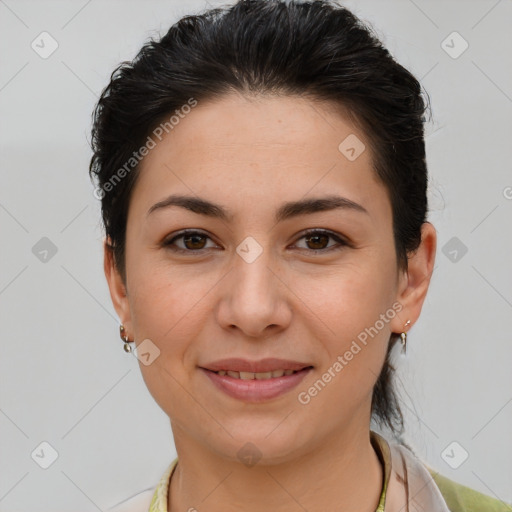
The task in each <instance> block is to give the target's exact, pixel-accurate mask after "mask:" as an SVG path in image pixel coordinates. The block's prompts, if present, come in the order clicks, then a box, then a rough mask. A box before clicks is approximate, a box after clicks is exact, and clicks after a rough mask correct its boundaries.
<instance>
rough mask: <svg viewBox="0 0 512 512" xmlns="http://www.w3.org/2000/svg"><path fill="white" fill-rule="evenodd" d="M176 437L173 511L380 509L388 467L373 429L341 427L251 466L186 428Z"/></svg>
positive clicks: (370, 511)
mask: <svg viewBox="0 0 512 512" xmlns="http://www.w3.org/2000/svg"><path fill="white" fill-rule="evenodd" d="M173 430H175V432H174V438H175V442H176V448H177V453H178V460H179V462H178V465H177V467H176V469H175V471H174V474H173V476H172V479H171V485H170V489H169V496H168V512H177V511H179V510H180V511H182V510H187V511H188V510H190V511H193V510H198V511H201V512H203V511H204V512H221V511H222V512H235V511H237V512H238V511H239V510H241V509H242V510H244V511H246V512H259V511H261V510H273V512H292V511H293V512H296V511H297V510H299V509H300V508H302V509H303V510H308V512H324V511H325V510H334V509H336V510H357V511H358V512H375V510H376V508H377V505H378V502H379V498H380V494H381V490H382V485H383V476H384V475H383V468H382V466H381V463H380V461H379V458H378V456H377V454H376V452H375V450H374V448H373V446H372V445H371V442H370V434H369V430H368V429H361V428H359V429H355V430H354V432H350V433H340V432H336V433H335V434H334V435H332V436H331V438H330V439H323V440H322V444H321V446H318V447H314V448H313V449H311V450H310V451H309V452H307V453H302V454H301V455H300V456H299V457H293V459H292V458H290V460H289V461H287V462H283V463H280V464H264V463H263V462H261V461H260V462H259V463H258V464H256V465H254V466H252V467H247V466H245V465H244V464H242V463H240V462H238V461H237V462H233V461H231V460H226V459H225V458H222V457H219V455H218V454H217V453H214V452H212V451H211V450H210V449H209V448H208V447H205V446H204V445H199V444H197V443H196V442H195V441H194V440H192V439H190V438H189V437H187V435H186V433H185V432H183V431H180V430H179V429H178V431H176V428H175V427H174V428H173Z"/></svg>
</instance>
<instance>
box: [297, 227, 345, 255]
mask: <svg viewBox="0 0 512 512" xmlns="http://www.w3.org/2000/svg"><path fill="white" fill-rule="evenodd" d="M302 239H304V240H305V241H306V244H308V245H309V247H305V249H306V250H309V251H314V252H318V251H323V252H328V251H331V250H338V249H341V248H342V247H343V246H346V245H349V244H348V243H347V242H346V241H345V240H343V239H342V238H341V237H339V236H337V235H335V234H334V233H331V232H330V231H326V230H323V229H310V230H308V231H306V233H305V234H304V235H303V236H302V237H301V238H299V240H302ZM329 239H332V240H334V241H335V242H336V244H334V245H330V246H329V245H327V244H328V243H329ZM299 248H300V249H304V248H303V247H299Z"/></svg>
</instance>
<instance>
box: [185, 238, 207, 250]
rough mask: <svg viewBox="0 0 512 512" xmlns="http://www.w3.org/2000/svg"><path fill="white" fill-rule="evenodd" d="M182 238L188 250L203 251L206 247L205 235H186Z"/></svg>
mask: <svg viewBox="0 0 512 512" xmlns="http://www.w3.org/2000/svg"><path fill="white" fill-rule="evenodd" d="M182 238H183V243H184V245H185V247H186V248H187V249H203V248H204V246H205V238H206V237H204V236H203V235H186V236H183V237H182Z"/></svg>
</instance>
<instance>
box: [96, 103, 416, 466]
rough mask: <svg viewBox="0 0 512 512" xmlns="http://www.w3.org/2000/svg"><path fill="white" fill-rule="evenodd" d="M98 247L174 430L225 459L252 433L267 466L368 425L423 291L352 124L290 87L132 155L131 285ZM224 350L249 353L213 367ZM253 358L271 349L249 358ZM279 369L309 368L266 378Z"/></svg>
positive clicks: (212, 106)
mask: <svg viewBox="0 0 512 512" xmlns="http://www.w3.org/2000/svg"><path fill="white" fill-rule="evenodd" d="M347 137H350V138H349V139H347ZM355 137H357V139H356V138H355ZM345 139H347V142H345V143H343V141H344V140H345ZM341 143H343V144H341ZM340 144H341V150H340ZM362 144H364V147H363V146H362ZM350 147H353V148H354V151H351V150H350ZM170 196H187V197H188V198H189V199H191V200H193V201H196V202H195V203H194V202H193V201H188V202H186V201H181V204H176V203H179V201H178V202H177V201H174V202H173V201H167V203H168V204H167V205H166V200H167V199H168V198H169V197H170ZM198 199H201V200H202V201H203V203H197V200H198ZM314 200H320V201H316V202H314ZM204 202H208V203H211V204H210V205H205V203H204ZM159 203H160V204H159ZM184 230H186V231H188V232H189V233H188V234H187V233H185V235H184V234H183V231H184ZM109 262H110V260H109V259H108V257H107V258H106V271H107V277H108V279H109V285H110V289H111V294H112V298H113V301H114V304H115V306H116V309H117V311H118V314H119V316H120V319H121V321H122V322H123V323H124V325H125V326H126V328H127V332H128V334H129V336H130V339H135V341H136V344H137V345H140V343H141V342H143V340H150V341H145V343H146V347H147V349H148V352H149V353H150V354H152V355H150V356H149V359H152V358H153V357H154V355H155V354H158V356H157V357H156V358H155V359H154V360H153V361H152V362H151V363H150V364H143V362H140V369H141V372H142V375H143V377H144V380H145V382H146V384H147V386H148V389H149V391H150V392H151V394H152V396H153V397H154V399H155V400H156V402H157V403H158V404H159V405H160V407H161V408H162V409H163V410H164V411H165V412H166V413H167V414H168V416H169V417H170V419H171V423H172V425H173V430H174V432H175V434H177V435H182V436H185V437H186V438H187V439H189V440H191V442H192V441H193V442H194V443H195V444H196V445H198V446H204V447H205V448H206V447H208V450H212V451H213V452H216V453H218V454H220V455H222V456H223V457H225V458H228V459H233V460H235V459H236V458H237V452H238V451H239V450H240V448H241V447H242V446H243V445H244V444H245V443H246V442H248V441H250V442H252V443H253V444H254V445H256V446H257V447H258V449H259V450H260V452H261V454H262V455H263V457H264V458H265V460H266V461H267V462H269V463H277V462H279V461H284V460H287V459H290V460H291V458H293V457H295V456H297V455H299V454H306V453H307V452H308V451H310V450H313V449H315V447H316V446H317V445H319V444H320V443H325V442H326V440H328V439H329V437H330V436H331V437H332V438H335V437H336V436H339V433H340V432H345V433H347V434H350V433H351V432H355V431H356V430H358V429H366V430H367V429H368V425H369V421H370V408H371V397H372V390H373V387H374V384H375V382H376V380H377V377H378V375H379V372H380V369H381V367H382V365H383V362H384V357H385V354H386V349H387V344H388V340H389V336H390V334H391V332H402V331H403V330H404V329H403V326H404V324H405V322H406V321H407V320H408V319H411V320H412V321H414V320H415V318H416V316H417V315H418V314H419V308H420V307H421V302H422V299H423V292H422V291H421V290H420V291H418V289H419V288H417V289H415V290H411V282H412V281H410V280H408V276H407V274H406V273H400V272H398V270H397V263H396V254H395V250H394V240H393V232H392V210H391V205H390V202H389V198H388V194H387V192H386V188H385V187H384V185H383V184H382V183H380V182H379V181H378V179H377V178H376V175H375V172H374V170H373V169H372V155H371V153H370V148H369V142H368V140H367V138H366V137H365V134H364V133H362V132H361V131H360V130H358V129H357V128H356V127H355V126H354V125H353V124H352V123H351V122H350V120H349V118H348V117H346V116H343V115H342V114H340V113H335V112H334V110H333V108H332V106H330V105H328V104H326V103H317V102H315V103H313V102H312V101H311V100H306V99H300V98H296V97H280V98H276V97H265V98H261V97H260V98H258V99H255V98H252V99H248V98H245V97H241V96H238V95H235V94H233V95H230V96H225V97H224V98H223V99H221V100H219V99H217V100H215V101H213V102H208V103H206V102H205V103H199V104H198V105H197V106H196V107H194V108H193V109H192V111H191V112H190V113H189V114H188V115H187V116H184V118H182V119H181V120H180V121H179V124H177V125H175V126H174V128H173V130H172V131H170V132H169V133H168V134H167V135H165V137H164V138H163V139H162V141H161V142H159V143H158V144H157V145H156V147H154V148H153V149H152V150H151V151H150V152H149V154H148V155H147V156H146V157H145V158H144V160H143V162H142V164H141V168H140V175H139V178H138V181H137V184H136V186H135V189H134V191H133V195H132V199H131V203H130V208H129V214H128V221H127V233H126V273H127V282H126V296H125V295H124V293H123V292H121V291H120V290H121V289H122V284H121V283H120V280H119V276H118V275H116V274H115V272H112V268H111V266H110V264H111V262H110V263H109ZM423 267H425V265H423ZM409 277H410V276H409ZM424 281H425V279H423V281H422V282H424ZM423 291H426V289H423ZM405 330H407V329H405ZM228 358H237V359H242V360H245V365H246V366H242V367H237V366H236V364H237V362H235V361H231V362H220V363H219V364H218V365H215V363H216V362H219V361H221V360H226V359H228ZM263 359H279V360H281V361H277V362H276V361H273V362H272V361H267V362H268V363H269V364H270V366H251V364H252V363H260V362H261V360H263ZM238 363H239V364H240V361H238ZM242 363H243V362H242ZM294 363H295V366H293V364H294ZM230 367H231V369H230ZM208 368H209V369H210V370H211V369H217V370H222V369H225V370H230V371H235V369H236V368H238V370H242V371H243V370H250V369H252V370H253V371H256V372H257V373H262V374H263V375H256V379H254V380H245V379H236V378H235V377H236V376H237V374H231V376H230V375H226V376H222V375H221V374H222V371H221V372H220V374H217V373H215V374H214V373H213V372H212V371H210V370H208ZM292 368H294V369H295V370H300V369H301V368H305V369H303V370H300V371H296V372H295V373H293V374H291V375H282V376H281V377H280V376H279V375H280V374H281V372H280V371H279V370H280V369H281V370H283V369H288V370H291V369H292ZM272 369H273V370H275V371H276V373H274V374H268V373H266V371H270V370H272ZM258 370H260V371H258ZM286 373H290V372H289V371H288V372H286ZM272 375H274V376H273V377H272ZM242 376H245V377H253V375H251V374H242ZM269 376H270V377H271V378H270V379H269V378H268V377H269ZM185 433H186V434H185Z"/></svg>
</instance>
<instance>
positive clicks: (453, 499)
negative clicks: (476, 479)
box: [427, 466, 512, 512]
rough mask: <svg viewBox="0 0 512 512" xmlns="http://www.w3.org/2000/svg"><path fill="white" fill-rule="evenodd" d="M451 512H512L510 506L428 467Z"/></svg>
mask: <svg viewBox="0 0 512 512" xmlns="http://www.w3.org/2000/svg"><path fill="white" fill-rule="evenodd" d="M427 469H428V471H429V473H430V474H431V475H432V478H433V479H434V482H435V483H436V485H437V487H438V488H439V490H440V491H441V494H442V495H443V498H444V499H445V501H446V504H447V505H448V507H449V509H450V510H451V512H512V505H511V504H507V503H505V502H503V501H501V500H499V499H496V498H493V497H491V496H487V495H486V494H483V493H481V492H478V491H476V490H474V489H471V487H467V486H465V485H462V484H459V483H458V482H455V481H454V480H450V479H449V478H447V477H446V476H444V475H441V474H440V473H439V472H438V471H435V470H434V469H433V468H431V467H428V466H427Z"/></svg>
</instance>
